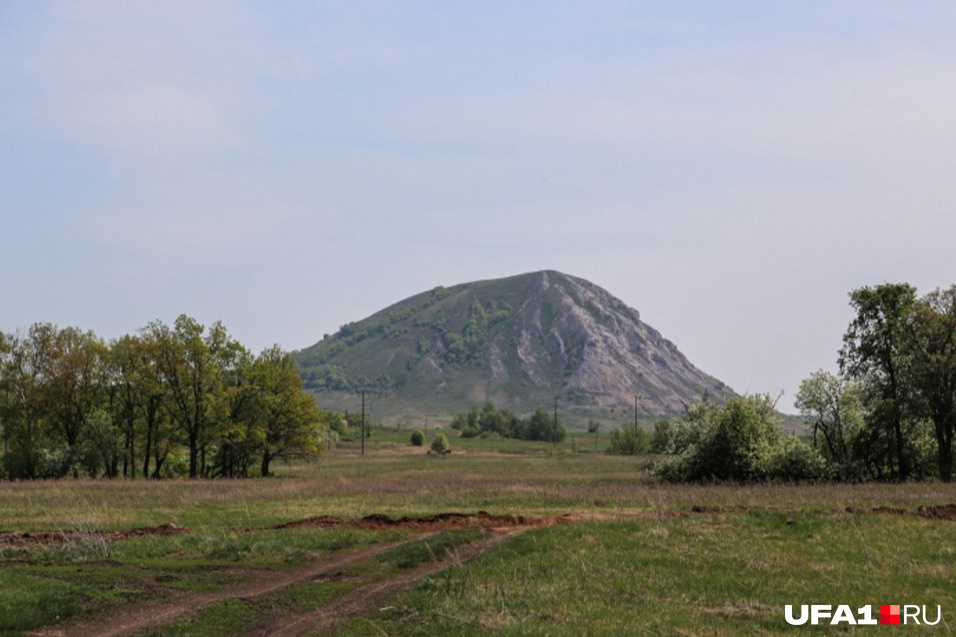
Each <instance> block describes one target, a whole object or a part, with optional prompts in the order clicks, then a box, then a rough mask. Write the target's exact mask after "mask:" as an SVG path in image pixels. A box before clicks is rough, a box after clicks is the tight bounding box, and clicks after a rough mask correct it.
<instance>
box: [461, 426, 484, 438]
mask: <svg viewBox="0 0 956 637" xmlns="http://www.w3.org/2000/svg"><path fill="white" fill-rule="evenodd" d="M480 434H481V430H480V429H478V428H477V427H465V428H464V429H462V430H461V433H460V434H459V436H460V437H461V438H477V437H478V436H479V435H480Z"/></svg>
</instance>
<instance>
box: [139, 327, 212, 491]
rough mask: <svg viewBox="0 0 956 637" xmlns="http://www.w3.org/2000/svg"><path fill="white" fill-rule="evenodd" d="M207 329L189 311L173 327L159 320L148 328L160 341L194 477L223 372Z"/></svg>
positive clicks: (166, 378)
mask: <svg viewBox="0 0 956 637" xmlns="http://www.w3.org/2000/svg"><path fill="white" fill-rule="evenodd" d="M204 329H205V328H204V327H203V326H202V325H201V324H200V323H199V322H197V321H196V320H195V319H193V318H190V317H188V316H186V315H185V314H183V315H181V316H180V317H179V318H177V319H176V323H175V324H174V326H173V328H172V329H171V328H169V327H168V326H166V325H164V324H163V323H161V322H159V321H154V322H152V323H150V324H149V325H148V326H147V328H146V332H147V333H148V334H149V336H150V338H152V339H153V340H154V341H155V343H156V347H157V354H158V359H157V363H158V365H159V368H160V370H161V372H162V377H163V383H164V386H165V387H166V389H167V391H168V394H169V405H170V413H171V415H172V418H173V421H174V422H175V424H176V427H177V429H178V430H179V432H180V433H181V435H182V437H183V442H184V443H185V444H186V447H187V448H188V450H189V477H190V478H198V477H199V475H200V448H201V446H202V445H204V444H205V441H206V438H205V436H206V430H207V425H208V423H209V408H210V397H211V395H212V392H213V391H214V389H215V387H216V386H217V384H218V382H219V372H220V370H219V369H218V367H217V365H216V364H215V361H214V359H213V357H212V356H211V355H210V352H209V346H208V344H207V342H206V341H205V340H204V339H203V331H204Z"/></svg>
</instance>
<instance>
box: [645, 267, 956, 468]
mask: <svg viewBox="0 0 956 637" xmlns="http://www.w3.org/2000/svg"><path fill="white" fill-rule="evenodd" d="M850 305H851V306H852V307H853V310H854V312H855V317H854V318H853V320H852V322H851V323H850V325H849V327H848V328H847V330H846V333H845V334H844V336H843V345H842V347H841V349H840V352H839V358H838V363H839V372H838V373H831V372H826V371H822V370H821V371H817V372H815V373H813V374H812V375H811V376H810V377H809V378H807V379H806V380H804V381H803V382H802V383H801V385H800V389H799V391H798V393H797V397H796V398H797V399H796V406H797V408H798V409H799V410H800V412H801V415H802V416H803V417H804V418H805V419H806V421H807V422H808V424H809V425H810V436H809V441H808V442H803V441H801V440H800V439H798V438H797V437H796V436H792V435H787V434H785V433H784V432H783V431H782V428H781V426H780V423H779V419H778V418H777V415H776V410H775V408H774V401H773V400H772V399H771V398H770V397H769V396H745V397H739V398H733V399H731V400H730V401H729V402H728V403H727V404H725V405H714V404H709V403H707V402H704V403H702V404H699V405H696V406H694V407H693V408H690V409H688V411H687V413H686V414H685V417H684V419H683V421H682V422H680V423H677V424H676V425H670V424H669V423H659V424H660V425H661V426H659V427H658V428H657V429H656V430H655V433H654V436H653V440H654V444H655V446H658V447H660V449H661V450H663V451H664V452H665V453H668V454H670V457H669V458H667V459H665V460H664V461H663V462H662V463H661V464H660V465H659V466H658V469H657V473H658V475H660V476H661V477H663V478H664V479H666V480H673V481H700V480H714V479H716V480H765V479H782V480H811V479H812V480H816V479H819V480H834V481H862V480H877V481H903V480H909V479H939V480H941V481H943V482H951V481H952V479H953V470H954V467H953V438H954V434H956V286H953V287H950V288H949V289H945V290H944V289H937V290H935V291H933V292H931V293H929V294H926V295H924V296H919V295H918V294H917V291H916V289H915V288H914V287H912V286H911V285H908V284H905V283H902V284H883V285H878V286H872V287H863V288H859V289H857V290H854V291H852V292H851V293H850Z"/></svg>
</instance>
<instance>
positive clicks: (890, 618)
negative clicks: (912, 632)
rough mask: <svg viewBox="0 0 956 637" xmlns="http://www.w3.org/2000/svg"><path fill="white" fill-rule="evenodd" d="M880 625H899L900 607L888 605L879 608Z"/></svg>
mask: <svg viewBox="0 0 956 637" xmlns="http://www.w3.org/2000/svg"><path fill="white" fill-rule="evenodd" d="M880 623H881V624H899V623H900V605H899V604H893V605H892V606H889V605H883V606H880Z"/></svg>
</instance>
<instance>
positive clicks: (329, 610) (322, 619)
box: [244, 534, 508, 637]
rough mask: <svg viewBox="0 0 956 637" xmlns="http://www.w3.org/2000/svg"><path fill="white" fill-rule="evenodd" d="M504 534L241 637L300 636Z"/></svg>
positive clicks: (364, 608) (372, 605) (369, 606)
mask: <svg viewBox="0 0 956 637" xmlns="http://www.w3.org/2000/svg"><path fill="white" fill-rule="evenodd" d="M507 538H508V534H499V535H496V536H492V537H490V538H486V539H484V540H479V541H478V542H474V543H472V544H469V545H467V546H464V547H459V548H458V549H457V550H455V551H454V552H453V553H451V554H449V555H446V556H445V557H444V559H441V560H437V561H434V562H429V563H427V564H423V565H421V566H418V567H416V568H414V569H411V570H409V571H407V572H405V573H402V574H400V575H398V576H396V577H392V578H389V579H387V580H383V581H378V582H372V583H369V584H367V585H365V586H361V587H359V588H357V589H355V590H353V591H351V592H349V593H347V594H345V595H343V596H342V597H340V598H338V599H336V600H334V601H333V602H332V603H330V604H328V605H327V606H325V607H324V608H322V609H320V610H317V611H314V612H311V613H303V614H301V615H294V616H291V617H284V618H280V619H278V620H277V621H276V622H274V623H273V624H272V625H270V626H268V627H262V628H254V629H252V630H249V631H247V632H246V633H245V635H244V637H300V636H301V635H309V634H313V633H316V632H320V631H324V630H326V629H328V628H329V627H331V626H332V625H333V624H335V623H337V622H340V621H343V620H345V619H348V618H349V617H353V616H355V615H360V614H362V613H365V612H368V611H372V610H374V609H377V608H380V607H381V606H382V604H383V603H385V602H386V601H387V600H389V599H392V598H394V597H395V596H396V595H398V594H399V593H400V592H402V591H404V590H406V589H408V588H410V587H411V586H412V585H413V584H414V583H415V582H416V581H418V580H419V579H421V578H423V577H426V576H428V575H431V574H433V573H436V572H438V571H440V570H443V569H445V568H448V567H449V566H452V565H454V564H460V563H463V562H467V561H468V560H471V559H473V558H475V557H476V556H478V555H480V554H481V553H484V552H485V551H487V550H488V549H490V548H491V547H493V546H497V545H498V544H501V543H502V542H503V541H504V540H506V539H507Z"/></svg>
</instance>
